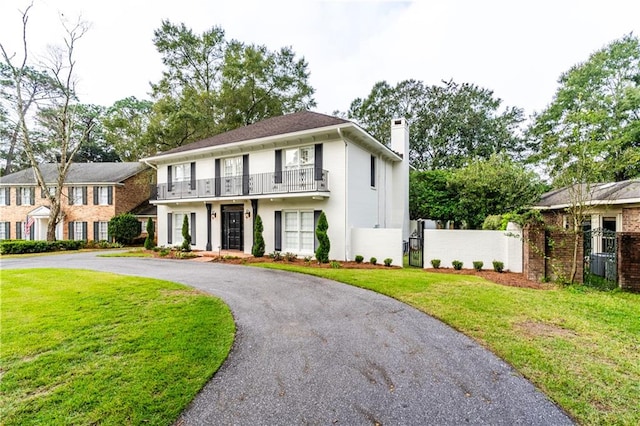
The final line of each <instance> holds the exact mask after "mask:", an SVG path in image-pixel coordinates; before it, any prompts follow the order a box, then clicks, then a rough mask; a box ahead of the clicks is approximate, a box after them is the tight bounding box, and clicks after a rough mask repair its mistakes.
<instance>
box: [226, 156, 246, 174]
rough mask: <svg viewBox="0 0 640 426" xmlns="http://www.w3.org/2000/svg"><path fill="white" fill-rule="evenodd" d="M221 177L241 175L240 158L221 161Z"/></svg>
mask: <svg viewBox="0 0 640 426" xmlns="http://www.w3.org/2000/svg"><path fill="white" fill-rule="evenodd" d="M222 162H223V166H222V176H223V177H232V176H241V175H242V157H231V158H225V159H223V160H222Z"/></svg>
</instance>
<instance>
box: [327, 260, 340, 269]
mask: <svg viewBox="0 0 640 426" xmlns="http://www.w3.org/2000/svg"><path fill="white" fill-rule="evenodd" d="M329 265H331V267H332V268H333V269H340V268H342V265H340V262H336V261H335V260H332V261H331V263H330V264H329Z"/></svg>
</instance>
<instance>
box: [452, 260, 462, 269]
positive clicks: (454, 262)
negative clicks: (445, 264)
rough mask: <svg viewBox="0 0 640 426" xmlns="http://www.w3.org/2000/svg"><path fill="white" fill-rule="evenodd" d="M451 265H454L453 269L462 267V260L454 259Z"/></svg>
mask: <svg viewBox="0 0 640 426" xmlns="http://www.w3.org/2000/svg"><path fill="white" fill-rule="evenodd" d="M451 265H453V269H455V270H456V271H459V270H460V269H462V262H460V261H459V260H454V261H452V262H451Z"/></svg>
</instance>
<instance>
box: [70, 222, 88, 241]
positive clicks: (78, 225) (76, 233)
mask: <svg viewBox="0 0 640 426" xmlns="http://www.w3.org/2000/svg"><path fill="white" fill-rule="evenodd" d="M73 239H74V240H85V239H86V237H85V235H84V225H83V222H73Z"/></svg>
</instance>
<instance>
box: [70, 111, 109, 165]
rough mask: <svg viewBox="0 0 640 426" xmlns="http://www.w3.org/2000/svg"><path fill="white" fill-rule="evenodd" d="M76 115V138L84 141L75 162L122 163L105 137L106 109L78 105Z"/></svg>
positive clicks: (74, 128)
mask: <svg viewBox="0 0 640 426" xmlns="http://www.w3.org/2000/svg"><path fill="white" fill-rule="evenodd" d="M74 114H75V119H74V126H73V132H74V133H76V134H77V136H75V138H77V139H80V138H83V139H84V140H83V141H82V142H81V143H80V148H79V149H78V152H77V153H76V155H75V158H74V161H75V162H77V163H109V162H120V161H121V159H120V156H119V155H118V154H117V152H116V151H115V149H114V147H113V145H111V144H110V143H109V141H107V139H106V136H105V129H104V126H103V121H104V117H105V107H103V106H100V105H90V104H78V105H77V106H76V108H75V111H74Z"/></svg>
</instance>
